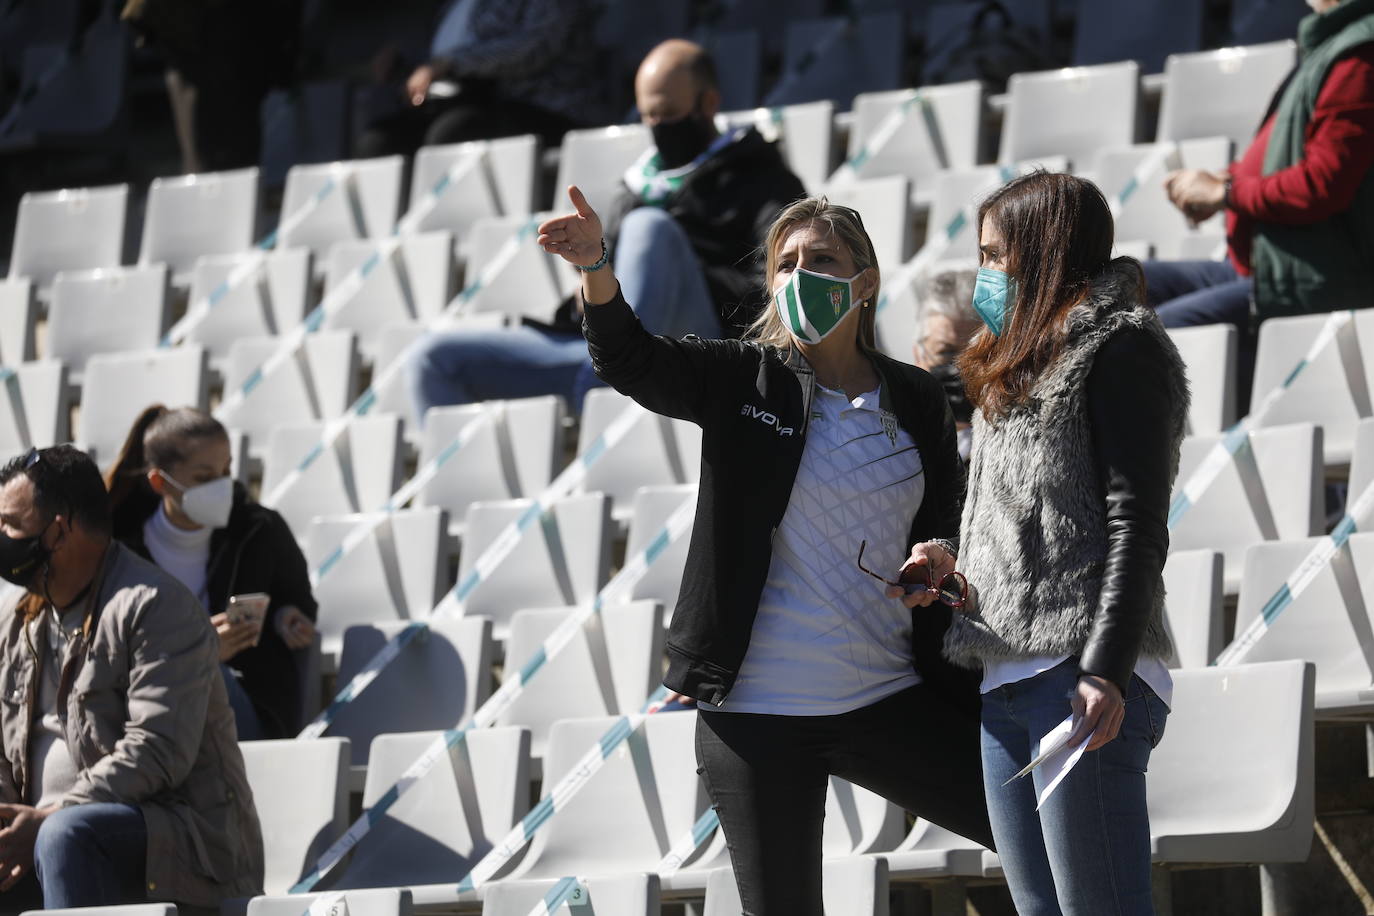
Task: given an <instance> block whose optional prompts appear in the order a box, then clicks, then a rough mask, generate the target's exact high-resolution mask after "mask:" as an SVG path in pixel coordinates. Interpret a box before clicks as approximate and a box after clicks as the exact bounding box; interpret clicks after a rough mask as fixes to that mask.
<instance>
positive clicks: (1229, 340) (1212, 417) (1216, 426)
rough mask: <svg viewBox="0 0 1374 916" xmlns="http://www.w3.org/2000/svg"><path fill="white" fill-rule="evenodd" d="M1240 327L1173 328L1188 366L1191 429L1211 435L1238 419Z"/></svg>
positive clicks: (1200, 433)
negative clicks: (1237, 344)
mask: <svg viewBox="0 0 1374 916" xmlns="http://www.w3.org/2000/svg"><path fill="white" fill-rule="evenodd" d="M1236 334H1237V332H1236V329H1235V326H1234V325H1229V324H1207V325H1199V326H1197V327H1192V328H1170V329H1169V339H1170V340H1172V341H1173V342H1174V346H1176V347H1178V352H1179V355H1180V356H1182V357H1183V364H1184V366H1185V367H1187V370H1188V387H1189V389H1190V391H1191V392H1192V396H1193V397H1192V401H1191V402H1190V403H1189V406H1188V432H1189V434H1190V435H1194V436H1197V435H1207V434H1211V433H1219V432H1221V431H1222V430H1224V429H1229V428H1230V426H1231V424H1232V423H1235V422H1236V343H1237V340H1236Z"/></svg>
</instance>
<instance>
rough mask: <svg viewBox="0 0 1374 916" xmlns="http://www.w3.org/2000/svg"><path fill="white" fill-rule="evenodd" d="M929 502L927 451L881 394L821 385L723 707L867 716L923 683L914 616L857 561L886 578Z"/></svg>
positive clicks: (896, 565)
mask: <svg viewBox="0 0 1374 916" xmlns="http://www.w3.org/2000/svg"><path fill="white" fill-rule="evenodd" d="M924 495H925V473H924V470H923V467H922V462H921V454H920V452H919V451H917V449H916V444H915V442H913V441H912V439H911V436H910V435H908V434H907V433H906V431H905V430H903V429H902V428H901V426H899V425H898V424H897V421H896V417H894V416H893V415H892V414H891V413H888V412H886V411H882V410H881V409H880V408H879V397H878V391H877V390H874V391H870V392H868V393H867V394H863V395H860V396H859V397H856V398H854V400H853V401H852V402H851V401H850V400H849V398H848V397H846V396H845V394H844V393H843V392H838V391H831V390H828V389H826V388H822V387H819V386H817V388H816V396H815V399H814V400H813V402H812V413H811V421H810V424H809V426H808V429H807V434H806V444H805V448H804V450H803V451H802V457H801V464H800V466H799V467H798V469H797V476H796V480H795V482H794V483H793V484H792V496H791V498H790V499H789V501H788V504H787V511H786V512H785V513H784V514H783V518H782V523H781V524H780V525H779V526H778V528H777V530H776V531H775V532H774V535H773V557H772V561H771V563H770V565H769V568H768V579H767V582H766V584H765V585H764V587H763V593H762V594H761V595H760V597H759V609H758V614H757V616H756V617H755V618H754V628H753V631H752V635H751V637H750V641H749V649H748V651H747V652H746V654H745V657H744V662H743V664H742V665H741V667H740V672H739V677H738V678H737V679H736V680H735V684H734V687H733V688H732V690H731V691H730V694H729V695H728V696H727V697H726V699H725V703H724V704H723V705H721V706H719V707H713V706H704V705H703V706H702V708H704V709H713V710H714V709H719V710H720V711H723V712H747V713H768V714H774V715H795V716H823V715H837V714H839V713H845V712H851V711H853V710H855V709H861V708H863V707H864V706H868V705H870V704H872V703H876V702H877V701H879V700H881V699H883V698H884V697H887V696H891V695H892V694H894V693H897V692H898V691H900V690H903V689H905V688H907V687H909V686H911V685H913V684H917V683H919V682H920V678H919V677H918V676H917V674H916V671H915V669H914V668H913V667H912V655H911V611H910V610H909V609H907V608H906V607H905V606H903V605H902V603H901V602H900V601H896V600H894V599H891V598H888V597H886V596H885V595H884V594H883V590H884V588H886V586H884V585H883V583H881V582H879V581H878V580H877V579H874V578H873V577H872V576H869V575H866V574H864V573H863V572H862V571H860V570H859V568H858V566H857V565H856V564H855V560H856V559H857V558H858V554H859V544H860V542H861V541H865V540H866V541H867V542H868V546H867V547H866V548H865V550H864V565H865V566H867V567H868V568H869V569H872V570H874V571H875V572H878V573H880V574H883V575H887V576H888V577H893V576H895V574H896V571H897V570H898V569H899V568H900V567H901V565H902V563H904V562H905V561H906V557H907V549H906V546H907V545H906V539H907V535H908V532H909V529H910V526H911V518H912V516H913V515H915V513H916V509H917V507H919V506H920V504H921V499H922V497H923V496H924Z"/></svg>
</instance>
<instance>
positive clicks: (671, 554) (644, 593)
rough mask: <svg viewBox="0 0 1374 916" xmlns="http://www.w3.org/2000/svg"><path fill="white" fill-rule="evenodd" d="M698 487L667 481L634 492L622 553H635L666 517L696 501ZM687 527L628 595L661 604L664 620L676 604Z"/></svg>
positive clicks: (684, 560) (689, 533) (688, 539)
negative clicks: (666, 482) (683, 505)
mask: <svg viewBox="0 0 1374 916" xmlns="http://www.w3.org/2000/svg"><path fill="white" fill-rule="evenodd" d="M696 499H697V486H696V484H694V483H686V484H670V485H667V486H654V487H640V488H639V489H638V490H636V491H635V495H634V501H633V503H631V510H630V521H629V525H630V528H629V537H628V540H627V542H626V545H625V556H627V557H634V556H638V555H639V553H640V551H642V550H644V549H645V548H647V547H648V546H649V544H650V543H652V542H653V540H654V538H655V537H657V536H658V533H659V532H660V531H661V530H662V529H663V525H664V523H665V522H667V521H668V517H669V516H670V515H672V514H673V512H674V511H675V510H676V509H677V508H678V507H679V506H681V505H682V504H683V502H685V501H687V500H691V501H692V502H693V503H696ZM691 537H692V530H691V528H690V527H688V529H687V530H686V531H684V532H683V533H682V535H681V536H680V537H679V538H678V539H677V540H676V541H674V542H673V543H672V544H670V545H668V547H666V548H665V549H663V550H662V551H661V552H660V553H659V554H658V555H657V556H656V557H655V559H654V562H653V564H652V565H650V566H649V568H648V570H647V571H646V572H645V574H644V577H643V578H642V579H640V580H639V581H638V582H636V583H635V587H634V591H633V592H631V595H632V596H633V597H635V598H647V599H649V600H651V601H657V602H658V603H659V604H661V605H663V608H664V610H665V613H666V618H665V619H671V618H672V614H673V608H675V607H676V606H677V596H678V591H679V589H680V588H681V586H682V570H683V568H684V567H685V566H686V564H687V545H688V544H689V543H690V542H691Z"/></svg>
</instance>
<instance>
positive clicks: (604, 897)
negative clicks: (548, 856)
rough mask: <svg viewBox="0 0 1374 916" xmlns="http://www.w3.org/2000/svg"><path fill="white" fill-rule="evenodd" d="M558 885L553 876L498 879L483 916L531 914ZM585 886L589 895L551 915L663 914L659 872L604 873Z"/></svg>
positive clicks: (483, 902)
mask: <svg viewBox="0 0 1374 916" xmlns="http://www.w3.org/2000/svg"><path fill="white" fill-rule="evenodd" d="M557 884H558V882H557V881H556V880H554V879H552V878H547V879H544V880H542V881H498V882H496V883H495V884H492V885H491V886H490V889H489V890H488V891H487V893H486V897H485V898H483V900H482V916H529V914H530V911H531V910H533V909H534V907H536V906H538V905H539V902H540V901H541V900H544V899H545V897H546V895H547V894H548V893H549V892H550V891H552V890H553V889H554V887H555V886H556V885H557ZM582 887H583V890H584V891H585V894H586V896H585V897H583V898H580V899H578V900H577V901H574V902H570V903H568V904H564V905H563V906H560V907H559V908H558V909H556V910H552V911H551V913H550V916H581V914H582V913H587V914H588V916H659V912H660V909H659V880H658V875H655V874H648V873H638V874H630V875H604V876H599V877H592V878H587V879H585V880H584V881H583V885H582ZM573 904H576V905H573Z"/></svg>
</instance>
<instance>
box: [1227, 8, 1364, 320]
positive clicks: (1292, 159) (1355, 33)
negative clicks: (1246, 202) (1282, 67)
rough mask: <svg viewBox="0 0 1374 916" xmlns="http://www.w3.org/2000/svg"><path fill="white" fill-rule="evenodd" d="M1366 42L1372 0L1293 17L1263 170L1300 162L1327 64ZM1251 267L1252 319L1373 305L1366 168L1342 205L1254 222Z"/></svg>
mask: <svg viewBox="0 0 1374 916" xmlns="http://www.w3.org/2000/svg"><path fill="white" fill-rule="evenodd" d="M1368 42H1374V0H1345V2H1344V3H1342V4H1341V5H1340V6H1338V7H1336V8H1335V9H1332V10H1329V11H1328V12H1326V13H1313V14H1311V15H1309V16H1306V17H1305V18H1304V19H1303V20H1302V22H1301V23H1300V24H1299V25H1298V52H1299V55H1300V58H1299V63H1298V67H1297V69H1296V70H1295V71H1294V73H1293V76H1292V78H1291V80H1290V81H1289V83H1288V85H1287V87H1286V88H1285V89H1284V91H1283V96H1282V98H1280V99H1279V103H1278V107H1277V110H1276V111H1275V114H1274V128H1273V132H1272V133H1271V134H1270V136H1269V145H1268V147H1267V148H1266V149H1265V153H1264V174H1265V175H1272V174H1274V173H1275V172H1278V171H1280V170H1281V169H1286V168H1289V167H1291V166H1293V165H1296V164H1297V163H1299V162H1301V161H1302V159H1303V154H1304V147H1305V145H1306V141H1307V127H1308V124H1309V122H1310V121H1311V119H1312V113H1313V111H1314V110H1315V109H1316V106H1317V97H1318V95H1319V94H1320V93H1321V90H1322V84H1323V83H1325V81H1326V77H1327V74H1328V73H1329V72H1330V70H1331V67H1332V66H1333V65H1334V64H1335V63H1336V62H1337V61H1338V60H1339V59H1340V58H1341V57H1343V56H1344V55H1346V54H1348V53H1349V52H1350V51H1351V50H1353V49H1354V48H1355V47H1356V46H1358V45H1362V44H1366V43H1368ZM1250 264H1251V269H1252V272H1253V274H1254V279H1255V309H1256V313H1257V315H1258V317H1259V318H1260V319H1264V318H1272V317H1274V316H1276V315H1298V314H1305V313H1310V312H1328V311H1333V310H1335V309H1342V308H1360V307H1363V306H1370V305H1374V172H1371V173H1370V174H1367V175H1366V176H1365V178H1364V181H1363V182H1362V183H1361V184H1360V187H1359V190H1358V191H1357V192H1356V196H1355V200H1354V203H1353V204H1352V205H1351V207H1350V209H1348V210H1346V211H1344V212H1343V213H1338V214H1336V215H1335V216H1333V217H1331V218H1329V219H1326V220H1322V221H1321V222H1318V223H1311V224H1308V225H1303V226H1294V225H1279V224H1277V223H1256V225H1255V240H1254V249H1253V252H1252V254H1251V260H1250Z"/></svg>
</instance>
